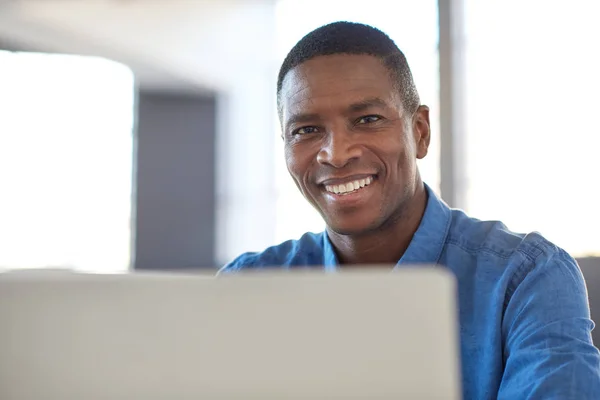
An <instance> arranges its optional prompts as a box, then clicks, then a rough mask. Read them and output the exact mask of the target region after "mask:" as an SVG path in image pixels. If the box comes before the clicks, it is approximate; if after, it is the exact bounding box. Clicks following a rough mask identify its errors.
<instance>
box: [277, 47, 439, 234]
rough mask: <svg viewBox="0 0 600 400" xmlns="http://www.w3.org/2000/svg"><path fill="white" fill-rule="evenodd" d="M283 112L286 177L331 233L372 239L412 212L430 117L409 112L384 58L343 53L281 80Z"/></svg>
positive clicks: (297, 69)
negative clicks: (288, 176) (287, 175)
mask: <svg viewBox="0 0 600 400" xmlns="http://www.w3.org/2000/svg"><path fill="white" fill-rule="evenodd" d="M280 110H281V123H282V129H283V137H284V143H285V157H286V163H287V167H288V170H289V172H290V174H291V176H292V178H293V179H294V181H295V183H296V185H297V186H298V188H299V189H300V191H301V192H302V194H303V195H304V197H305V198H306V199H307V200H308V201H309V202H310V203H311V204H312V205H313V206H314V207H315V208H316V209H317V210H318V211H319V212H320V213H321V215H322V217H323V219H324V220H325V222H326V223H327V226H328V228H329V229H330V230H333V231H334V232H336V233H338V234H341V235H360V234H364V233H369V232H373V231H377V230H379V229H383V228H384V227H385V226H386V225H387V224H390V223H394V222H395V221H398V220H399V219H400V218H403V217H404V215H405V213H406V212H409V211H410V209H411V201H412V200H413V198H414V196H415V193H416V191H417V190H418V189H419V187H420V186H421V185H422V183H421V180H420V177H419V173H418V169H417V165H416V159H417V158H423V157H425V155H426V154H427V147H428V145H429V110H428V109H427V107H425V106H421V107H419V109H418V110H417V111H416V112H415V113H414V114H413V115H408V114H407V113H406V112H405V110H404V108H403V105H402V101H401V96H400V93H399V91H398V89H397V85H395V84H393V82H392V79H391V75H390V71H389V70H388V69H387V68H386V67H385V66H384V65H383V63H382V62H381V61H380V59H378V58H376V57H374V56H370V55H346V54H342V55H329V56H320V57H316V58H314V59H311V60H309V61H306V62H304V63H302V64H300V65H299V66H297V67H295V68H294V69H292V70H291V71H290V72H289V73H288V74H287V75H286V77H285V79H284V81H283V86H282V89H281V93H280Z"/></svg>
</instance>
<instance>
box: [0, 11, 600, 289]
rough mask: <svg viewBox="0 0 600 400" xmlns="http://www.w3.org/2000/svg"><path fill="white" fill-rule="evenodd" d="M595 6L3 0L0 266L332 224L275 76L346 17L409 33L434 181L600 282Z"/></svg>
mask: <svg viewBox="0 0 600 400" xmlns="http://www.w3.org/2000/svg"><path fill="white" fill-rule="evenodd" d="M599 16H600V2H599V1H597V0H568V1H567V0H551V1H548V0H545V1H542V0H487V1H479V0H461V1H458V0H439V2H438V1H437V0H369V1H368V2H365V1H355V0H343V1H342V0H318V1H311V0H260V1H259V0H170V1H166V0H79V1H77V0H2V1H0V268H3V269H12V268H72V269H76V270H79V271H85V272H97V273H114V272H127V271H129V270H130V269H132V268H135V269H150V270H182V269H183V270H193V271H205V272H206V271H211V272H212V271H214V270H215V268H216V267H217V266H219V265H222V264H224V263H226V262H227V261H229V260H231V259H232V258H234V257H235V256H237V255H239V254H240V253H242V252H245V251H258V250H262V249H264V248H265V247H267V246H269V245H273V244H275V243H278V242H281V241H283V240H286V239H291V238H297V237H299V236H300V235H301V234H302V233H304V232H306V231H321V230H323V228H324V225H323V222H322V221H321V219H320V217H319V215H318V214H317V213H316V211H314V210H313V209H311V208H310V206H309V205H308V204H307V203H306V202H305V201H304V199H303V198H302V197H301V196H300V194H299V192H298V191H297V189H296V187H295V185H294V184H293V182H292V180H291V179H290V178H289V177H288V173H287V170H286V167H285V164H284V159H283V151H282V141H281V139H280V138H279V134H280V133H279V123H278V120H277V115H276V107H275V84H276V76H277V72H278V69H279V65H280V63H281V62H282V60H283V58H284V57H285V55H286V53H287V52H288V51H289V50H290V49H291V47H292V46H293V45H294V44H295V43H296V41H298V40H299V39H300V38H301V37H302V36H303V35H304V34H306V33H308V32H309V31H311V30H312V29H314V28H317V27H318V26H321V25H323V24H326V23H328V22H332V21H337V20H350V21H356V22H364V23H368V24H371V25H373V26H376V27H378V28H380V29H382V30H383V31H385V32H386V33H387V34H389V35H390V36H391V37H392V39H394V40H395V42H396V43H397V45H398V46H399V47H400V48H401V49H402V50H403V51H404V52H405V54H406V56H407V58H408V61H409V64H410V65H411V68H412V70H413V74H414V77H415V80H416V84H417V88H418V89H419V92H420V95H421V100H422V103H423V104H427V105H429V106H430V107H431V110H432V114H431V117H432V133H433V137H432V144H431V151H430V153H429V155H428V156H427V157H426V159H425V160H423V161H422V162H421V163H420V169H421V173H422V175H423V176H424V180H425V181H426V182H427V183H428V184H429V185H430V186H431V187H432V188H433V189H434V190H435V191H436V192H437V193H439V194H440V195H441V196H442V197H443V198H444V200H446V202H448V203H449V204H450V205H451V206H454V207H459V208H462V209H464V210H466V211H467V212H468V213H469V214H470V215H471V216H474V217H477V218H480V219H499V220H502V221H503V222H505V223H506V224H507V225H508V227H509V228H510V229H512V230H515V231H519V232H528V231H534V230H535V231H539V232H541V233H542V234H543V235H545V236H546V237H547V238H548V239H550V240H551V241H553V242H554V243H556V244H557V245H559V246H561V247H563V248H565V249H566V250H567V251H569V252H570V253H571V254H572V255H573V256H575V257H577V259H578V261H579V262H580V265H581V266H582V268H584V272H586V277H587V278H588V285H590V280H593V279H596V280H597V282H598V285H599V286H600V258H598V257H599V256H600V178H599V174H600V123H599V116H600V73H599V71H600V57H598V49H600V23H598V22H599V20H598V17H599ZM594 268H595V269H596V270H597V271H598V273H597V275H598V276H597V277H592V275H593V274H594ZM587 271H591V272H587ZM590 292H592V290H591V289H590ZM598 295H600V288H599V289H598ZM590 296H595V295H594V294H593V293H590Z"/></svg>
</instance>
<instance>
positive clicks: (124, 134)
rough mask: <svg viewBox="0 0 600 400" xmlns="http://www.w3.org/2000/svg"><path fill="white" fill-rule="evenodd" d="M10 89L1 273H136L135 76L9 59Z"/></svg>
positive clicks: (0, 149)
mask: <svg viewBox="0 0 600 400" xmlns="http://www.w3.org/2000/svg"><path fill="white" fill-rule="evenodd" d="M0 88H2V89H1V90H0V110H2V118H0V193H1V196H0V268H1V269H6V268H46V267H53V268H73V269H76V270H80V271H86V272H118V271H126V270H127V269H128V267H129V261H130V236H131V234H130V217H131V190H132V154H133V153H132V150H133V136H132V128H133V120H134V85H133V76H132V73H131V71H130V70H129V69H128V68H126V67H124V66H122V65H119V64H116V63H114V62H111V61H108V60H104V59H99V58H91V57H78V56H65V55H47V54H32V53H11V52H4V51H0Z"/></svg>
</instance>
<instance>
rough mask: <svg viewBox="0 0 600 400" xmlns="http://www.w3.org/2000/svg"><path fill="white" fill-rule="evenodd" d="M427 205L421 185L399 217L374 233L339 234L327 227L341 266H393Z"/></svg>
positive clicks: (410, 238) (402, 253)
mask: <svg viewBox="0 0 600 400" xmlns="http://www.w3.org/2000/svg"><path fill="white" fill-rule="evenodd" d="M426 205H427V191H426V190H425V187H424V185H423V184H422V183H420V185H418V188H417V190H416V191H415V194H414V196H413V197H412V198H411V199H410V200H409V202H408V204H407V206H406V207H404V209H403V210H402V211H401V212H399V215H398V216H397V217H396V218H394V219H393V220H391V222H390V223H388V224H384V226H382V227H380V228H378V229H377V230H374V231H372V232H368V233H363V234H360V235H340V234H338V233H336V232H333V231H332V230H330V229H329V228H328V229H327V234H328V236H329V240H331V243H332V245H333V247H334V248H335V250H336V253H337V256H338V260H339V262H340V264H344V265H346V266H352V265H354V266H360V265H361V264H363V265H364V264H373V265H377V264H388V265H390V264H394V265H395V264H396V263H397V262H398V260H400V258H402V256H403V255H404V252H405V251H406V249H407V248H408V245H409V244H410V242H411V240H412V237H413V235H414V234H415V232H416V231H417V229H418V228H419V224H420V223H421V219H422V218H423V214H424V213H425V207H426Z"/></svg>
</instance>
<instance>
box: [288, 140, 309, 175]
mask: <svg viewBox="0 0 600 400" xmlns="http://www.w3.org/2000/svg"><path fill="white" fill-rule="evenodd" d="M284 155H285V164H286V166H287V169H288V172H289V173H290V175H291V176H292V178H293V179H294V181H295V182H296V185H301V184H302V182H303V176H304V175H305V174H306V173H307V171H308V167H309V165H310V162H309V161H308V159H307V157H306V155H305V154H304V152H302V149H300V148H299V146H294V145H291V144H288V145H286V146H285V149H284Z"/></svg>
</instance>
